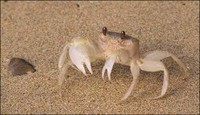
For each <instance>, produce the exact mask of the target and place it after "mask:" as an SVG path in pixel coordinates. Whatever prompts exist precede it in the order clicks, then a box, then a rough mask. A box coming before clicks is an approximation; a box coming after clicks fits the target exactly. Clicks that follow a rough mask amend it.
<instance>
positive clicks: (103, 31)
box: [102, 27, 108, 35]
mask: <svg viewBox="0 0 200 115" xmlns="http://www.w3.org/2000/svg"><path fill="white" fill-rule="evenodd" d="M107 31H108V29H107V28H106V27H103V28H102V33H103V35H106V34H107Z"/></svg>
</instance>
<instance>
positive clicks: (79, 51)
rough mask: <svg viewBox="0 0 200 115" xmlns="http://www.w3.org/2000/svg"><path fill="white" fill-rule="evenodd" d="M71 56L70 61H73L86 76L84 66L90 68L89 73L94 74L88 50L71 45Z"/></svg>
mask: <svg viewBox="0 0 200 115" xmlns="http://www.w3.org/2000/svg"><path fill="white" fill-rule="evenodd" d="M69 56H70V59H71V61H72V63H73V64H74V65H75V66H76V67H77V68H78V69H79V70H80V71H81V72H82V73H83V74H84V75H85V76H87V74H86V71H85V68H84V64H85V65H86V67H87V68H88V70H89V72H90V73H91V74H93V72H92V68H91V62H90V58H89V56H88V54H87V52H86V50H84V48H83V47H81V46H79V45H78V46H74V45H71V46H70V48H69Z"/></svg>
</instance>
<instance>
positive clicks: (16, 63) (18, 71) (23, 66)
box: [8, 58, 36, 76]
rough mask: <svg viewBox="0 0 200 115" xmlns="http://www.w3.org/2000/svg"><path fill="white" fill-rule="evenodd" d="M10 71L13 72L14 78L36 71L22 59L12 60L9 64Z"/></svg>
mask: <svg viewBox="0 0 200 115" xmlns="http://www.w3.org/2000/svg"><path fill="white" fill-rule="evenodd" d="M8 69H9V70H10V71H11V72H12V75H13V76H16V75H23V74H27V73H28V72H32V73H33V72H35V71H36V70H35V69H34V66H33V65H32V64H30V63H29V62H27V61H26V60H24V59H21V58H12V59H11V60H10V62H9V64H8Z"/></svg>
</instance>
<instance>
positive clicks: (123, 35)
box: [121, 31, 126, 39]
mask: <svg viewBox="0 0 200 115" xmlns="http://www.w3.org/2000/svg"><path fill="white" fill-rule="evenodd" d="M125 38H126V37H125V31H122V32H121V39H125Z"/></svg>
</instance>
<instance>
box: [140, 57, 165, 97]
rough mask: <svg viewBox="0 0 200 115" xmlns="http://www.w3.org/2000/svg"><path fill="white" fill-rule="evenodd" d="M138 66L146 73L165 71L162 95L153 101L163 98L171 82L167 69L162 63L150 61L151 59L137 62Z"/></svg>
mask: <svg viewBox="0 0 200 115" xmlns="http://www.w3.org/2000/svg"><path fill="white" fill-rule="evenodd" d="M137 64H138V66H139V67H140V69H141V70H144V71H149V72H156V71H163V72H164V80H163V86H162V91H161V95H160V96H158V97H155V98H153V99H158V98H161V97H163V96H164V95H165V93H166V91H167V87H168V82H169V75H168V70H167V69H166V67H165V65H164V64H163V63H162V62H161V61H155V60H149V59H140V60H137Z"/></svg>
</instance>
